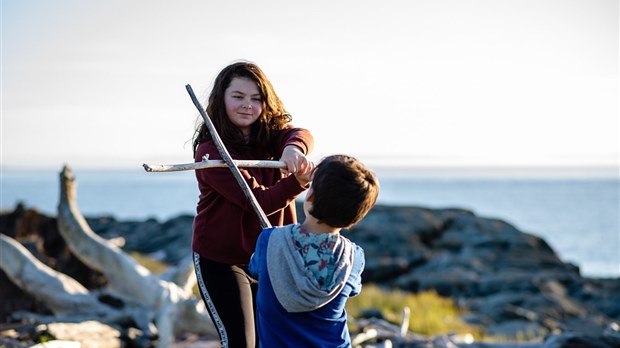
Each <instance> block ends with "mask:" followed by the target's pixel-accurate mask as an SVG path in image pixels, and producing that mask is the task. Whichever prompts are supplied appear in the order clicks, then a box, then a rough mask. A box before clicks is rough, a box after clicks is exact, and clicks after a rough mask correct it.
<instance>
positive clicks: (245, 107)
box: [224, 77, 263, 136]
mask: <svg viewBox="0 0 620 348" xmlns="http://www.w3.org/2000/svg"><path fill="white" fill-rule="evenodd" d="M224 104H225V105H226V114H227V115H228V118H229V119H230V121H231V122H232V123H233V124H234V125H235V126H237V127H238V128H239V129H240V130H241V132H243V135H245V136H249V135H250V126H251V125H252V124H253V123H254V122H256V120H257V119H258V117H259V116H260V114H261V113H262V112H263V102H262V98H261V95H260V91H259V89H258V86H257V85H256V82H254V81H252V80H251V79H249V78H245V77H235V78H233V79H232V81H230V85H229V86H228V88H226V91H225V92H224Z"/></svg>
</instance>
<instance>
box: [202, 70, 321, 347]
mask: <svg viewBox="0 0 620 348" xmlns="http://www.w3.org/2000/svg"><path fill="white" fill-rule="evenodd" d="M206 112H207V114H208V115H209V117H210V119H211V120H212V121H213V124H214V126H215V128H216V130H217V132H218V134H219V135H220V137H221V138H222V141H223V142H224V144H225V146H226V148H227V149H228V152H229V153H230V155H231V156H232V157H233V158H234V159H239V160H251V159H256V160H261V159H264V160H272V159H276V158H279V159H280V160H281V161H283V162H285V163H286V165H287V170H284V171H282V172H281V171H280V170H277V169H270V168H251V169H242V168H240V171H241V173H242V175H243V176H244V178H245V180H246V181H247V182H248V185H249V186H250V188H251V189H252V191H253V193H254V195H255V197H256V199H257V201H258V202H259V204H260V206H261V207H262V209H263V210H264V212H265V214H266V215H267V216H268V218H269V221H270V222H271V224H272V225H274V226H282V225H287V224H291V223H295V222H296V220H297V219H296V215H295V204H294V200H295V198H296V197H297V196H298V195H299V194H300V193H302V192H303V191H304V190H305V189H306V188H307V187H308V183H309V178H310V175H309V173H310V172H311V171H312V169H313V167H314V165H313V164H312V162H310V161H308V160H307V159H306V155H308V154H309V152H310V151H311V150H312V147H313V138H312V135H311V134H310V132H309V131H307V130H305V129H301V128H294V127H293V126H291V125H290V124H289V122H290V121H291V116H290V114H288V113H287V112H286V110H285V109H284V106H283V105H282V102H281V101H280V99H279V98H278V96H277V95H276V93H275V91H274V89H273V87H272V85H271V83H270V82H269V80H268V79H267V78H266V77H265V75H264V73H263V72H262V71H261V70H260V68H259V67H258V66H256V65H255V64H253V63H249V62H238V63H234V64H231V65H229V66H228V67H226V68H224V69H223V70H222V71H221V72H220V73H219V75H218V76H217V78H216V79H215V82H214V85H213V90H212V91H211V94H210V96H209V101H208V106H207V108H206ZM193 149H194V160H195V161H196V162H199V161H202V158H203V156H205V155H208V156H209V159H212V160H213V159H221V158H222V157H221V156H220V154H219V152H218V151H217V148H216V147H215V144H214V143H213V140H212V139H211V135H210V134H209V131H208V129H207V127H206V125H205V124H204V122H201V123H200V124H198V127H197V128H196V132H195V134H194V139H193ZM290 174H292V175H290ZM196 178H197V180H198V187H199V189H200V197H199V200H198V206H197V215H196V217H195V219H194V224H193V238H192V250H193V254H194V265H195V268H196V276H197V278H198V285H199V289H200V293H201V296H202V299H203V300H204V302H205V304H206V306H207V309H208V311H209V314H210V316H211V319H212V320H213V323H214V325H215V327H216V329H217V330H218V333H219V335H220V341H221V344H222V347H254V346H255V343H256V342H257V339H256V333H255V328H254V308H255V294H256V289H257V282H256V280H255V279H253V278H252V277H251V276H249V275H248V271H247V265H248V263H249V260H250V256H251V255H252V253H253V251H254V247H255V245H256V240H257V238H258V235H259V233H260V232H261V229H262V228H261V226H260V222H259V219H258V217H257V216H256V214H255V212H254V211H253V209H252V206H251V205H250V204H249V202H248V200H247V198H246V196H245V195H244V193H243V191H242V190H241V188H240V187H239V185H238V183H237V182H236V180H235V178H234V177H233V175H232V173H231V171H230V169H228V168H210V169H202V170H196Z"/></svg>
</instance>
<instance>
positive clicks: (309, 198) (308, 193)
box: [306, 188, 314, 202]
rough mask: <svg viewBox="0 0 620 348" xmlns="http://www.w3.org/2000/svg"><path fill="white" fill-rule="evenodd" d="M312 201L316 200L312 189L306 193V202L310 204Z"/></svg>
mask: <svg viewBox="0 0 620 348" xmlns="http://www.w3.org/2000/svg"><path fill="white" fill-rule="evenodd" d="M312 199H314V191H312V188H310V189H308V192H307V193H306V200H307V201H308V202H312Z"/></svg>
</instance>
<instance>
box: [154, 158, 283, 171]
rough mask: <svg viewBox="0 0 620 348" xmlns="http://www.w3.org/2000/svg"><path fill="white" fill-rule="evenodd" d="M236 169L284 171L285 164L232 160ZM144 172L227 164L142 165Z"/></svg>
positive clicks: (212, 162)
mask: <svg viewBox="0 0 620 348" xmlns="http://www.w3.org/2000/svg"><path fill="white" fill-rule="evenodd" d="M233 162H234V163H235V165H236V166H237V167H246V168H276V169H286V163H284V162H282V161H265V160H233ZM142 166H143V167H144V170H146V171H147V172H178V171H183V170H198V169H205V168H223V167H228V164H226V162H224V161H223V160H202V161H201V162H193V163H183V164H146V163H145V164H143V165H142Z"/></svg>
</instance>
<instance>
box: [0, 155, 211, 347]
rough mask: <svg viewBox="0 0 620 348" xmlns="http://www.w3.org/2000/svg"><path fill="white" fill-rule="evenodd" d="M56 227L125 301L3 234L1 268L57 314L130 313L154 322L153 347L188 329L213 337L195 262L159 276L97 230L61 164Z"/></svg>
mask: <svg viewBox="0 0 620 348" xmlns="http://www.w3.org/2000/svg"><path fill="white" fill-rule="evenodd" d="M60 183H61V185H60V186H61V190H60V203H59V205H58V229H59V232H60V234H61V235H62V237H63V238H64V240H65V241H66V243H67V245H68V247H69V248H70V249H71V251H72V252H73V254H75V255H76V257H78V258H79V259H80V260H81V261H82V262H84V263H85V264H86V265H88V266H89V267H90V268H92V269H94V270H97V271H99V272H101V273H103V274H104V275H105V277H106V279H107V281H108V287H107V288H106V289H105V290H104V291H105V292H106V293H109V294H111V295H113V296H115V297H117V298H119V299H122V300H123V301H124V302H125V303H126V304H128V305H126V306H125V307H124V308H123V309H118V308H113V307H111V306H108V305H105V304H103V303H101V302H100V301H99V300H98V297H97V296H98V295H100V293H98V292H96V291H88V290H87V289H85V288H84V287H83V286H82V285H81V284H79V283H78V282H77V281H75V279H73V278H70V277H68V276H66V275H64V274H62V273H58V272H56V271H54V270H52V269H51V268H49V267H47V266H46V265H44V264H42V263H41V262H40V261H38V260H37V259H36V258H35V257H34V256H32V255H31V254H30V253H29V252H28V250H27V249H26V248H24V247H23V246H21V245H20V244H19V243H18V242H17V241H15V240H13V239H11V238H9V237H7V236H4V235H3V236H2V238H1V239H0V242H1V244H0V246H2V252H3V255H2V262H1V263H0V267H1V268H2V270H3V271H4V272H5V273H6V274H7V275H8V276H9V277H10V278H11V280H12V281H13V282H14V283H15V284H16V285H17V286H19V287H20V288H21V289H23V290H24V291H26V292H28V293H30V294H32V295H33V296H35V297H36V298H38V299H40V300H41V301H42V302H43V303H44V304H45V305H46V306H48V307H49V308H50V310H52V312H53V313H54V314H55V318H58V317H62V318H64V319H71V318H73V319H76V318H77V319H78V320H85V319H94V320H101V321H103V322H114V321H122V320H123V319H125V318H127V317H128V316H129V317H131V318H132V319H133V320H134V322H136V323H137V326H138V328H140V329H142V330H143V331H146V332H148V330H149V327H152V324H154V325H155V328H156V329H157V333H158V336H159V339H158V343H157V347H167V346H169V345H170V344H171V343H172V342H173V340H174V337H175V335H176V334H180V333H184V332H188V333H194V334H199V335H204V336H209V337H213V338H215V337H217V332H216V330H215V328H214V326H213V323H212V321H211V319H210V317H209V315H208V313H207V311H206V309H205V307H204V304H203V303H202V301H201V300H200V299H199V298H197V297H196V296H194V295H192V293H191V288H192V286H193V285H194V284H195V277H193V271H192V268H191V267H193V265H192V263H191V262H188V260H184V262H181V263H180V264H179V265H178V266H176V267H175V268H171V269H169V270H168V271H167V272H164V274H162V276H161V277H157V276H155V275H153V274H151V273H150V271H149V270H147V269H146V268H144V267H143V266H141V265H139V264H138V263H137V262H136V261H134V260H133V259H132V258H131V257H130V256H129V255H127V254H125V253H124V252H123V251H122V250H121V249H120V248H118V247H117V246H116V245H115V244H114V243H111V242H109V241H107V240H105V239H103V238H101V237H99V236H98V235H97V234H95V233H94V232H93V231H92V229H91V228H90V226H89V225H88V223H87V222H86V219H85V218H84V216H83V215H82V214H81V213H80V211H79V209H78V206H77V202H76V182H75V177H74V175H73V173H72V172H71V170H70V169H69V167H67V166H65V167H64V168H63V170H62V172H61V174H60Z"/></svg>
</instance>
